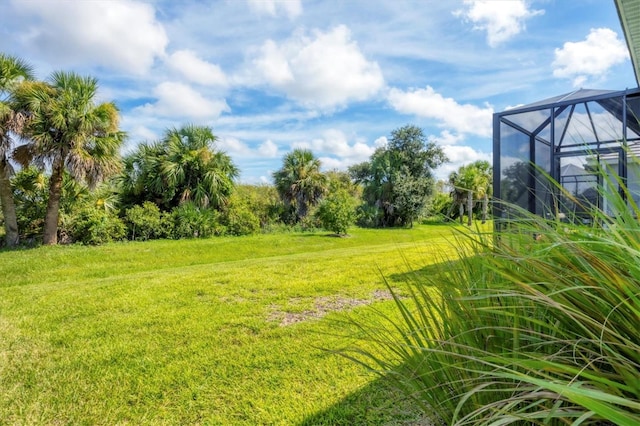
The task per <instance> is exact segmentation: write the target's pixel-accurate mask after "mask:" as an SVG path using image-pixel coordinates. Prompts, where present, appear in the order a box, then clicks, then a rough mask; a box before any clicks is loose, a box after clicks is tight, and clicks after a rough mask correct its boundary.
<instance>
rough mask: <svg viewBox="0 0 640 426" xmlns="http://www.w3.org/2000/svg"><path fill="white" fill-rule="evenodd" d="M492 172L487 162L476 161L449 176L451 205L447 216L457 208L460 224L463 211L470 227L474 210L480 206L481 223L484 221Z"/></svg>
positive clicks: (491, 183)
mask: <svg viewBox="0 0 640 426" xmlns="http://www.w3.org/2000/svg"><path fill="white" fill-rule="evenodd" d="M492 179H493V171H492V167H491V165H490V164H489V162H488V161H484V160H478V161H475V162H473V163H470V164H466V165H464V166H460V168H458V170H457V171H455V172H452V173H451V174H450V175H449V184H450V185H451V187H452V191H451V196H452V199H453V203H452V206H451V209H450V210H449V211H448V213H447V216H451V213H453V208H454V207H456V206H457V207H458V212H457V213H458V216H459V219H460V223H462V216H463V215H464V211H465V209H466V211H467V224H468V225H469V226H471V220H472V218H473V213H474V208H475V207H476V205H478V204H479V205H480V213H481V215H482V220H483V222H484V221H486V216H487V208H488V204H489V196H490V195H491V192H492V188H493V186H492V185H493V181H492Z"/></svg>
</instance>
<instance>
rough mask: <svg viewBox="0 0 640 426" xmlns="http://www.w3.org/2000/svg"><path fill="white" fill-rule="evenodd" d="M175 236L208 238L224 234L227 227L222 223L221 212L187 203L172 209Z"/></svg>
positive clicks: (179, 237) (177, 237)
mask: <svg viewBox="0 0 640 426" xmlns="http://www.w3.org/2000/svg"><path fill="white" fill-rule="evenodd" d="M171 219H172V221H173V238H176V239H181V238H207V237H211V236H214V235H223V234H224V233H225V227H224V226H223V225H222V224H221V223H220V213H219V212H218V211H216V210H212V209H204V208H198V207H197V206H196V205H195V204H193V203H185V204H183V205H181V206H178V207H176V208H174V209H173V210H172V211H171Z"/></svg>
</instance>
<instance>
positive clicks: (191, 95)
mask: <svg viewBox="0 0 640 426" xmlns="http://www.w3.org/2000/svg"><path fill="white" fill-rule="evenodd" d="M0 52H3V53H6V54H12V55H16V56H19V57H21V58H23V59H24V60H26V61H28V62H29V63H31V64H32V65H33V66H34V67H35V69H36V73H37V76H38V78H41V79H46V78H47V77H48V76H49V75H50V74H51V72H53V71H58V70H65V71H74V72H77V73H79V74H82V75H91V76H94V77H96V78H97V79H98V81H99V84H100V91H99V93H98V100H99V101H114V102H115V103H116V105H117V106H118V107H119V109H120V112H121V128H122V129H123V130H125V131H126V132H127V133H128V139H127V141H126V143H125V144H124V147H123V154H125V155H126V154H127V153H130V152H132V151H133V150H135V147H136V146H137V145H138V144H139V143H141V142H145V141H147V142H151V141H154V140H157V139H159V138H161V137H162V134H163V133H164V131H165V130H167V129H170V128H174V127H176V128H179V127H181V126H182V125H185V124H197V125H205V126H209V127H211V128H212V130H213V132H214V134H215V135H216V136H217V137H218V141H217V142H216V145H217V148H218V149H220V150H223V151H225V152H226V153H227V154H229V155H230V156H231V158H232V159H233V161H234V163H235V164H236V165H237V166H238V167H239V169H240V178H239V181H240V182H243V183H272V173H273V172H274V171H275V170H277V169H278V168H280V166H281V165H282V159H283V156H284V155H285V154H287V153H288V152H291V151H292V150H293V149H295V148H307V149H310V150H311V151H312V152H313V153H314V154H315V155H316V156H317V157H318V158H319V159H320V160H321V163H322V168H323V170H333V169H338V170H346V168H347V167H348V166H350V165H352V164H356V163H359V162H362V161H366V160H367V159H369V157H370V155H371V154H372V153H373V152H374V150H375V149H376V148H377V147H380V146H384V145H385V144H386V143H387V139H388V138H389V137H390V133H391V132H392V131H393V130H395V129H397V128H400V127H402V126H405V125H408V124H411V125H416V126H419V127H420V128H422V129H423V131H424V134H425V135H426V136H427V138H428V139H429V141H432V142H435V143H437V144H438V145H440V146H442V148H443V150H444V151H445V153H446V154H447V156H448V157H449V160H450V162H449V163H447V164H446V165H443V166H441V167H440V168H438V169H437V170H436V177H438V178H441V179H446V177H447V176H448V175H449V173H450V172H451V171H453V170H456V169H457V168H458V167H459V166H461V165H463V164H467V163H469V162H472V161H475V160H488V161H491V159H492V152H491V151H492V115H493V114H494V113H496V112H501V111H504V110H506V109H508V108H511V107H514V106H517V105H524V104H528V103H532V102H536V101H539V100H543V99H546V98H549V97H553V96H557V95H560V94H563V93H567V92H571V91H573V90H576V89H578V88H590V89H611V90H623V89H625V88H635V87H637V83H636V80H635V77H634V73H633V68H632V65H631V62H630V59H629V54H628V50H627V46H626V42H625V39H624V34H623V32H622V29H621V27H620V22H619V20H618V15H617V12H616V7H615V4H614V2H613V0H492V1H480V0H478V1H475V0H471V1H467V0H459V1H458V0H446V1H444V0H394V1H390V0H344V1H338V0H282V1H279V0H209V1H196V0H180V1H174V0H149V1H144V0H0Z"/></svg>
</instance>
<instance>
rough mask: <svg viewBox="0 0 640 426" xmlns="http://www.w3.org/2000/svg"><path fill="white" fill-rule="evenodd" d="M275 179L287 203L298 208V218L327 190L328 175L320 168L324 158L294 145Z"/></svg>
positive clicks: (306, 212)
mask: <svg viewBox="0 0 640 426" xmlns="http://www.w3.org/2000/svg"><path fill="white" fill-rule="evenodd" d="M273 180H274V182H275V186H276V189H277V191H278V194H280V197H281V198H282V200H283V201H284V203H285V204H286V205H287V206H291V207H292V208H293V209H294V210H295V221H296V222H300V221H301V220H302V219H303V218H304V217H305V216H307V214H308V212H309V208H310V207H312V206H315V205H316V204H318V202H319V201H320V199H321V198H322V196H323V195H324V194H325V193H326V192H327V177H326V176H325V175H324V174H323V173H322V172H320V160H319V159H317V158H315V156H314V155H313V153H312V152H311V151H309V150H307V149H294V150H293V151H292V152H290V153H288V154H287V155H285V157H284V159H283V164H282V168H280V170H278V171H276V172H274V173H273Z"/></svg>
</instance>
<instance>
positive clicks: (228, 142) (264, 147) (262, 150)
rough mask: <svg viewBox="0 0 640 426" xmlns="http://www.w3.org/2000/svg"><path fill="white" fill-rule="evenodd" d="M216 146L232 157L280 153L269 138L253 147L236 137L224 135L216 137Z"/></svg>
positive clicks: (255, 156)
mask: <svg viewBox="0 0 640 426" xmlns="http://www.w3.org/2000/svg"><path fill="white" fill-rule="evenodd" d="M218 146H219V147H220V149H221V150H223V151H225V152H226V153H227V154H229V155H231V156H233V157H242V158H276V157H277V156H278V155H279V154H280V152H279V151H278V146H277V145H276V144H275V143H273V141H272V140H270V139H268V140H266V141H264V142H263V143H261V144H260V145H258V146H257V147H256V148H255V149H253V148H251V147H250V146H249V145H248V144H246V143H244V142H242V141H241V140H240V139H238V138H235V137H231V136H225V137H221V138H220V139H218Z"/></svg>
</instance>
